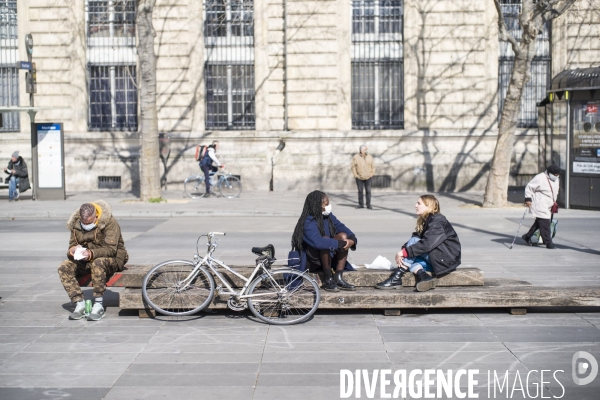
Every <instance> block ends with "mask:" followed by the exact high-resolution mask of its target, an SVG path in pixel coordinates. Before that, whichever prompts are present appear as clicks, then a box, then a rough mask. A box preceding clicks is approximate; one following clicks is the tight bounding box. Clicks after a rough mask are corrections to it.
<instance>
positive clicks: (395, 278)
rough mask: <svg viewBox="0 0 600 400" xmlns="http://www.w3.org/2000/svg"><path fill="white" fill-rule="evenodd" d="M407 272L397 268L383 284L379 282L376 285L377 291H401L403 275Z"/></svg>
mask: <svg viewBox="0 0 600 400" xmlns="http://www.w3.org/2000/svg"><path fill="white" fill-rule="evenodd" d="M405 272H406V270H405V269H402V268H400V267H398V268H396V269H395V270H394V272H392V274H391V275H390V277H389V278H387V279H386V280H385V281H383V282H379V283H378V284H377V285H375V288H376V289H400V288H401V287H402V275H404V273H405Z"/></svg>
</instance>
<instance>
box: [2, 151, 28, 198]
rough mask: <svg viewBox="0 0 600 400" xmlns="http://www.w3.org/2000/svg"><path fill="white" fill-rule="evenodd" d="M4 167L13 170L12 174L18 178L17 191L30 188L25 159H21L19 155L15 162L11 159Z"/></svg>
mask: <svg viewBox="0 0 600 400" xmlns="http://www.w3.org/2000/svg"><path fill="white" fill-rule="evenodd" d="M6 168H8V169H9V170H13V169H14V170H15V173H14V174H13V175H14V176H15V177H16V178H19V193H23V192H24V191H26V190H27V189H29V188H31V184H30V183H29V174H28V172H27V163H26V162H25V160H23V157H21V156H19V158H18V159H17V162H16V163H13V161H12V160H10V161H9V162H8V166H7V167H6Z"/></svg>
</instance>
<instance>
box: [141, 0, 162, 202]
mask: <svg viewBox="0 0 600 400" xmlns="http://www.w3.org/2000/svg"><path fill="white" fill-rule="evenodd" d="M155 3H156V0H138V7H137V16H136V25H137V32H138V46H137V49H138V55H139V60H140V70H141V74H140V75H141V81H140V86H139V87H140V113H141V115H140V120H141V123H140V129H141V137H142V154H141V158H140V193H141V195H140V197H141V199H142V200H143V201H148V200H149V199H152V198H159V197H161V189H160V167H159V161H160V159H159V154H158V113H157V111H156V55H155V54H154V36H155V32H154V28H153V26H152V11H153V10H154V4H155Z"/></svg>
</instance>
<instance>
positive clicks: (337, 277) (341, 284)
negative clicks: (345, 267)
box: [335, 271, 356, 290]
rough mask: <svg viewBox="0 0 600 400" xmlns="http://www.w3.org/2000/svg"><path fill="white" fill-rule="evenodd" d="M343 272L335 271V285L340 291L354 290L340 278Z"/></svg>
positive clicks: (352, 286)
mask: <svg viewBox="0 0 600 400" xmlns="http://www.w3.org/2000/svg"><path fill="white" fill-rule="evenodd" d="M343 273H344V271H335V283H336V285H337V287H338V288H340V289H341V290H356V288H355V287H354V285H351V284H349V283H348V282H346V281H345V280H344V278H342V274H343Z"/></svg>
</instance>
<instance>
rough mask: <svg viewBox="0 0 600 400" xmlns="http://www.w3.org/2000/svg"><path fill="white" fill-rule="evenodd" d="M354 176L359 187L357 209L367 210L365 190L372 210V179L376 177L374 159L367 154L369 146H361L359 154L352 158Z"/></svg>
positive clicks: (368, 206) (368, 205)
mask: <svg viewBox="0 0 600 400" xmlns="http://www.w3.org/2000/svg"><path fill="white" fill-rule="evenodd" d="M352 174H353V175H354V178H355V179H356V186H357V187H358V206H357V207H356V208H365V203H364V202H363V188H364V190H365V193H366V194H367V208H368V209H369V210H372V209H373V207H371V178H372V177H373V175H375V165H374V164H373V157H372V156H371V155H370V154H367V146H365V145H364V144H363V145H362V146H360V148H359V153H358V154H356V155H355V156H354V157H353V158H352Z"/></svg>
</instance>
